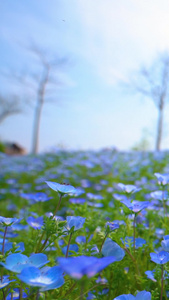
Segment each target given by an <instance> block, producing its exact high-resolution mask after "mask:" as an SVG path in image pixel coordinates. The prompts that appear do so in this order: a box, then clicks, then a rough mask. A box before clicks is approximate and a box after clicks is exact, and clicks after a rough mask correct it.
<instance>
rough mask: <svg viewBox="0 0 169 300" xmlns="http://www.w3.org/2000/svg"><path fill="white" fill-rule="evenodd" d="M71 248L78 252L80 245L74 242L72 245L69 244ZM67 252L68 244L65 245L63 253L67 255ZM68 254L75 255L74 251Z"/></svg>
mask: <svg viewBox="0 0 169 300" xmlns="http://www.w3.org/2000/svg"><path fill="white" fill-rule="evenodd" d="M69 250H70V251H75V252H78V250H79V247H78V245H76V244H73V245H70V246H69ZM66 252H67V246H65V247H63V248H62V253H63V254H64V255H66ZM68 255H73V254H72V252H68Z"/></svg>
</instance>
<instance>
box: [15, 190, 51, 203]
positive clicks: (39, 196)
mask: <svg viewBox="0 0 169 300" xmlns="http://www.w3.org/2000/svg"><path fill="white" fill-rule="evenodd" d="M20 196H21V197H22V198H24V199H26V200H29V201H30V203H31V204H34V203H36V202H46V201H48V200H50V199H52V197H49V196H47V195H46V194H45V193H35V194H32V193H21V194H20Z"/></svg>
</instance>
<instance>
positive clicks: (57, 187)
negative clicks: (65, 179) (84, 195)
mask: <svg viewBox="0 0 169 300" xmlns="http://www.w3.org/2000/svg"><path fill="white" fill-rule="evenodd" d="M45 182H46V183H47V185H48V186H49V187H50V188H51V189H52V190H54V191H56V192H58V193H59V194H60V195H62V196H63V195H65V194H76V193H77V192H78V191H77V189H76V188H75V187H74V186H72V185H69V184H64V183H63V184H60V183H57V182H52V181H45Z"/></svg>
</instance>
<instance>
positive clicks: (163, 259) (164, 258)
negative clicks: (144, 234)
mask: <svg viewBox="0 0 169 300" xmlns="http://www.w3.org/2000/svg"><path fill="white" fill-rule="evenodd" d="M150 256H151V260H152V261H153V262H155V263H156V264H160V265H163V264H165V263H167V262H168V261H169V253H168V252H166V251H160V252H159V253H150Z"/></svg>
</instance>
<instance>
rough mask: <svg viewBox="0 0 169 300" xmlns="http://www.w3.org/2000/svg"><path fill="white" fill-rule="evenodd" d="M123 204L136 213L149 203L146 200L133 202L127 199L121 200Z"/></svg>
mask: <svg viewBox="0 0 169 300" xmlns="http://www.w3.org/2000/svg"><path fill="white" fill-rule="evenodd" d="M121 203H123V204H124V205H125V206H127V207H128V208H129V209H130V210H132V211H133V212H134V213H138V212H139V211H141V210H143V209H144V208H147V207H148V205H149V203H150V202H148V201H136V200H134V201H133V202H131V201H129V200H124V201H121Z"/></svg>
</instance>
